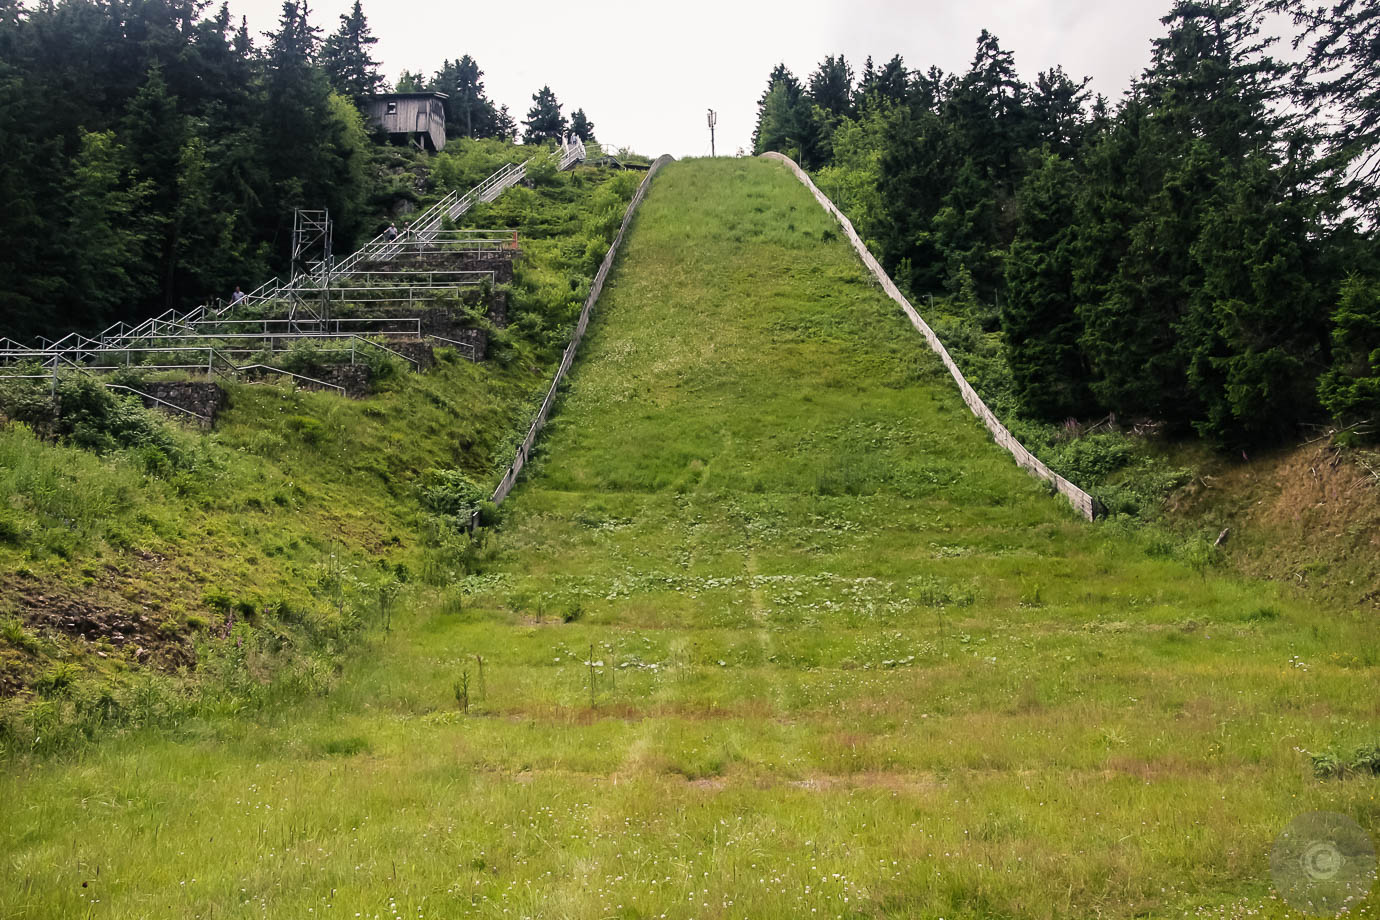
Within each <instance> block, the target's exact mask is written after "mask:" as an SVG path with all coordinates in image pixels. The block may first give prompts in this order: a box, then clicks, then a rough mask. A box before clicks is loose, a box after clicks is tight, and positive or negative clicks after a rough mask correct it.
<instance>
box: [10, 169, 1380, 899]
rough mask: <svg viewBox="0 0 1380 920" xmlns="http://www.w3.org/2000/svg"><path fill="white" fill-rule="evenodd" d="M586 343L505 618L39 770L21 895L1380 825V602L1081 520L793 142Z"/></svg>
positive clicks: (666, 194) (1071, 869) (490, 572)
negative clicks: (1337, 752) (811, 176)
mask: <svg viewBox="0 0 1380 920" xmlns="http://www.w3.org/2000/svg"><path fill="white" fill-rule="evenodd" d="M586 349H587V350H586V351H585V352H584V354H583V355H582V357H581V363H580V364H579V365H578V367H577V370H576V373H575V375H574V380H573V383H572V386H571V389H570V391H569V394H568V398H567V399H566V400H565V401H564V404H563V405H562V407H561V408H560V411H559V414H558V415H557V417H556V420H555V423H554V425H553V427H552V428H551V429H550V431H549V436H548V437H547V439H546V440H545V441H544V442H543V448H542V454H541V456H540V458H539V459H538V460H537V462H536V463H535V464H534V466H532V467H530V470H531V473H530V476H529V477H528V479H527V480H526V481H525V482H524V483H523V484H522V485H520V486H519V488H518V489H517V491H516V492H515V493H514V498H513V499H512V502H511V504H510V505H508V506H505V511H506V512H507V514H506V520H505V522H504V524H503V527H502V529H501V531H500V533H499V535H498V537H497V539H498V547H499V549H498V552H497V554H496V556H495V558H493V559H492V560H491V561H490V563H489V564H488V565H487V566H486V569H485V571H484V572H482V573H481V574H478V575H472V576H469V578H468V579H467V581H466V584H465V588H466V591H467V593H466V595H465V597H466V603H465V607H464V610H463V611H456V610H455V609H454V605H452V606H451V609H449V610H447V611H440V610H417V611H415V612H414V613H412V614H411V615H408V616H400V617H399V620H398V625H400V626H401V627H402V628H401V629H400V630H395V632H394V634H393V637H392V638H391V639H390V640H388V642H387V643H385V644H382V645H381V646H380V647H379V648H378V649H377V653H376V654H374V655H371V656H370V659H369V661H368V662H366V663H364V664H363V665H362V666H359V667H357V668H352V669H351V670H350V671H348V672H347V675H346V677H345V679H344V680H343V681H342V683H341V685H340V686H339V687H338V688H337V689H336V690H335V691H334V692H333V693H332V694H331V695H329V696H327V697H324V698H311V699H309V700H306V701H304V702H302V703H300V704H299V705H296V706H293V707H291V708H288V707H286V706H283V707H280V708H277V709H270V710H268V711H267V712H264V713H254V714H251V715H248V716H241V717H238V718H235V717H229V716H227V717H224V718H220V717H217V718H214V719H210V718H208V719H207V720H206V721H204V722H201V723H198V724H196V725H193V726H191V727H190V728H187V729H185V730H183V731H182V732H181V733H179V734H178V735H177V736H176V737H166V736H160V735H156V734H154V733H152V732H144V733H140V734H134V735H131V736H127V737H123V738H120V739H117V740H115V741H113V742H111V743H108V744H105V745H101V746H98V747H96V748H92V749H90V750H89V752H88V753H86V754H85V755H83V756H81V757H80V758H77V759H73V760H68V761H61V762H55V761H47V762H33V763H31V764H27V765H23V766H22V767H16V768H14V769H11V770H10V772H8V774H6V775H3V776H0V801H3V802H4V803H6V820H5V822H3V823H0V857H2V858H0V892H4V893H5V894H4V897H3V898H0V917H6V918H11V917H12V918H21V917H22V918H29V917H58V916H83V917H84V916H91V917H169V916H179V917H193V916H199V917H212V916H214V917H217V918H235V917H244V918H249V917H264V916H269V917H288V916H291V917H332V916H338V917H346V918H351V917H355V916H364V917H384V918H388V917H404V918H419V917H456V916H466V915H475V916H485V917H495V918H497V917H524V916H526V917H662V916H665V917H677V918H690V917H696V918H704V917H752V918H759V917H782V918H785V917H790V918H797V917H825V916H828V917H879V916H900V917H920V916H926V917H929V916H942V917H946V918H958V917H972V918H977V917H1050V918H1054V917H1070V916H1094V915H1097V916H1110V917H1131V916H1182V915H1184V914H1185V913H1190V914H1194V915H1195V916H1196V915H1206V916H1246V915H1250V916H1286V915H1288V914H1287V912H1286V911H1285V909H1284V907H1283V905H1282V904H1281V903H1280V902H1279V901H1277V900H1272V898H1271V896H1270V888H1269V872H1268V853H1269V849H1270V846H1271V843H1272V842H1273V840H1274V838H1275V836H1276V835H1277V834H1278V833H1279V832H1280V831H1281V830H1282V829H1283V828H1284V826H1285V825H1286V824H1287V823H1288V822H1289V821H1290V820H1291V819H1292V818H1293V817H1294V816H1295V815H1297V814H1299V813H1300V812H1303V811H1307V810H1312V809H1329V810H1336V811H1342V812H1345V813H1347V814H1350V815H1351V816H1353V817H1354V818H1356V819H1357V820H1358V821H1360V822H1361V823H1362V824H1363V825H1365V826H1367V827H1374V826H1375V825H1376V823H1377V821H1376V804H1375V801H1374V795H1375V791H1376V789H1375V782H1374V780H1373V779H1359V778H1357V779H1343V780H1329V781H1323V780H1318V779H1315V778H1313V776H1312V773H1311V769H1310V764H1309V761H1308V758H1307V756H1305V755H1304V754H1303V753H1301V752H1300V751H1301V750H1310V751H1312V750H1322V749H1326V748H1329V747H1332V746H1338V747H1340V748H1343V749H1349V748H1351V747H1354V746H1356V745H1357V744H1360V743H1362V742H1365V741H1372V740H1374V739H1375V737H1376V721H1377V702H1376V699H1377V698H1376V694H1375V687H1376V680H1375V678H1376V661H1377V653H1376V642H1375V639H1376V632H1375V630H1374V629H1373V628H1372V627H1370V626H1368V625H1365V624H1362V623H1361V622H1360V621H1359V619H1358V618H1355V617H1353V616H1351V615H1349V614H1347V613H1345V612H1338V611H1320V610H1317V609H1311V608H1305V607H1303V606H1300V605H1299V604H1298V602H1295V601H1291V600H1288V599H1285V598H1283V597H1281V596H1280V595H1279V594H1278V593H1277V590H1276V589H1275V588H1274V587H1272V586H1269V585H1263V584H1257V583H1247V582H1241V581H1236V580H1228V579H1225V578H1221V577H1218V576H1217V575H1215V574H1214V573H1212V572H1211V571H1210V570H1208V569H1206V568H1205V567H1204V566H1203V565H1202V564H1201V562H1202V558H1201V557H1200V556H1199V555H1197V554H1195V553H1193V552H1188V551H1183V550H1182V549H1181V548H1178V547H1174V546H1171V545H1168V544H1164V543H1158V542H1150V541H1149V540H1148V539H1147V538H1143V537H1141V536H1138V535H1136V534H1135V533H1132V532H1129V531H1124V530H1121V529H1117V528H1114V527H1111V526H1106V525H1099V526H1089V525H1087V524H1085V523H1082V522H1080V521H1078V520H1076V519H1075V518H1074V517H1073V515H1072V514H1071V513H1070V512H1069V511H1068V510H1067V509H1066V508H1065V507H1064V506H1063V505H1062V503H1060V502H1059V501H1057V500H1054V499H1051V498H1050V497H1048V496H1047V495H1046V494H1045V493H1044V491H1043V490H1042V489H1041V488H1040V487H1039V485H1038V484H1037V483H1036V482H1034V481H1033V480H1031V479H1029V478H1028V477H1026V476H1025V475H1024V474H1023V473H1021V472H1020V471H1018V470H1017V469H1015V467H1014V466H1013V465H1012V464H1011V462H1010V460H1009V459H1008V458H1007V457H1006V456H1005V455H1003V454H1002V453H1001V452H1000V451H998V450H997V449H996V448H995V447H993V446H992V445H991V444H990V443H989V442H988V440H987V438H986V436H985V433H984V432H983V431H982V429H981V428H980V426H979V425H978V423H977V422H976V421H975V420H974V419H973V418H972V417H971V416H970V415H969V414H968V413H967V411H966V410H965V409H964V407H963V405H962V403H961V402H960V401H959V398H958V396H957V394H956V393H955V391H954V389H953V387H952V385H951V383H950V381H949V380H948V379H947V377H946V376H945V375H944V374H943V372H942V369H941V368H940V365H939V363H938V361H937V360H936V359H935V358H933V356H931V355H930V354H929V352H928V351H927V350H926V348H925V346H924V343H923V341H922V340H921V339H920V337H919V336H918V335H917V334H915V333H914V332H913V331H912V330H911V329H910V328H909V327H908V326H907V324H906V323H905V321H904V320H903V318H902V317H901V316H900V314H899V312H898V311H897V310H896V309H895V308H894V307H893V305H891V304H890V302H888V301H887V300H886V299H885V297H884V296H883V295H881V294H880V293H879V292H878V291H876V290H875V289H874V288H873V287H871V286H870V285H869V284H868V283H867V281H866V279H865V277H864V274H863V271H862V268H861V266H860V265H859V264H858V262H857V260H856V259H855V258H854V257H853V256H852V254H851V253H850V252H849V250H848V249H847V247H846V246H845V244H844V243H843V242H842V241H840V240H839V239H837V238H836V234H835V229H834V227H833V226H832V225H831V223H830V222H829V220H828V219H827V217H826V216H825V215H824V214H823V213H822V212H821V211H820V210H819V208H818V207H817V206H816V205H815V204H814V203H813V202H812V200H811V199H810V198H809V196H808V194H807V193H806V191H805V190H804V189H803V188H802V187H801V186H799V185H798V184H797V183H796V181H795V180H794V179H793V178H791V177H790V176H789V174H788V173H787V172H786V171H785V170H784V169H782V168H781V167H779V166H776V165H774V164H769V163H765V162H760V161H733V160H719V161H713V162H709V161H692V162H687V163H680V164H676V165H674V166H671V167H669V168H667V169H666V170H665V171H664V172H663V173H662V174H661V175H660V176H659V177H658V178H657V179H656V181H655V183H654V185H653V187H652V191H651V193H650V195H649V197H648V199H647V200H646V202H645V203H644V205H643V210H642V212H641V214H640V216H639V218H638V221H637V223H636V224H635V227H634V230H633V232H632V234H631V236H630V238H629V240H628V242H627V248H626V250H625V254H624V256H623V258H622V260H621V262H620V268H619V269H618V270H617V271H616V272H615V275H614V278H613V280H612V283H611V285H610V287H609V288H608V290H607V291H606V294H605V298H604V300H603V302H602V303H601V304H600V307H599V312H598V315H597V319H596V321H595V323H594V325H593V326H592V328H591V335H590V337H589V338H588V339H587V340H586ZM1180 557H1182V559H1181V558H1180ZM1195 563H1197V564H1195ZM475 656H482V658H483V666H482V676H481V670H480V665H479V662H478V661H477V660H476V657H475ZM466 694H467V696H468V700H469V710H468V713H463V712H462V711H461V710H460V706H459V704H458V702H457V700H458V698H460V697H463V696H465V695H466ZM1200 908H1201V911H1200V912H1199V909H1200ZM1352 915H1353V916H1370V915H1372V914H1370V913H1367V908H1366V907H1362V908H1359V909H1357V910H1355V911H1353V914H1352Z"/></svg>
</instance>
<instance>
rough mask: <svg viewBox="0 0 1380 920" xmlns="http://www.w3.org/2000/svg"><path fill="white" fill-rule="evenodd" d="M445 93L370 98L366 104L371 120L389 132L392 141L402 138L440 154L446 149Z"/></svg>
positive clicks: (398, 94) (366, 112)
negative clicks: (440, 151)
mask: <svg viewBox="0 0 1380 920" xmlns="http://www.w3.org/2000/svg"><path fill="white" fill-rule="evenodd" d="M448 98H449V97H448V96H446V94H445V93H387V94H385V95H381V96H370V97H369V98H368V99H367V100H366V101H365V103H364V106H365V114H366V115H368V117H369V121H371V122H372V123H373V124H375V125H377V126H378V127H380V128H382V129H383V130H385V131H387V132H388V136H389V138H390V139H397V138H402V139H405V140H407V141H409V142H411V143H414V144H416V145H417V146H419V147H421V148H422V149H424V150H431V151H432V152H436V151H439V150H441V149H443V148H444V147H445V146H446V99H448Z"/></svg>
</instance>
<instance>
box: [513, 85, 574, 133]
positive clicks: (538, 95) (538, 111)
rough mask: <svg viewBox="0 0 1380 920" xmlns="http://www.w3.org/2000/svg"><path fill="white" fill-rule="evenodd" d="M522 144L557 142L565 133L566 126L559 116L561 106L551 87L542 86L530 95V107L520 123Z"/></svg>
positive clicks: (563, 117)
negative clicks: (522, 128) (522, 127)
mask: <svg viewBox="0 0 1380 920" xmlns="http://www.w3.org/2000/svg"><path fill="white" fill-rule="evenodd" d="M522 124H523V126H524V130H523V132H522V142H523V143H524V144H541V143H544V142H546V141H552V140H554V141H559V140H560V139H561V137H562V135H564V134H565V133H566V130H567V127H568V125H567V124H566V120H565V116H564V115H562V114H561V104H560V103H559V102H558V101H556V94H555V93H553V92H551V87H549V86H543V87H542V88H541V89H539V90H537V91H536V92H535V93H533V94H532V107H531V108H530V109H528V110H527V118H526V119H525V120H524V121H523V122H522Z"/></svg>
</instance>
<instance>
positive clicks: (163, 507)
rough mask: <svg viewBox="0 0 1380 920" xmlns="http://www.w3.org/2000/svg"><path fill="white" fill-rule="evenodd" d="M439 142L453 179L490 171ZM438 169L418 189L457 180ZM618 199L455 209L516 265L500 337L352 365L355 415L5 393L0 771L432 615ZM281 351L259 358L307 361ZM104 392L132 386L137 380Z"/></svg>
mask: <svg viewBox="0 0 1380 920" xmlns="http://www.w3.org/2000/svg"><path fill="white" fill-rule="evenodd" d="M455 148H456V149H455V151H454V153H453V154H452V155H451V157H452V159H453V160H456V161H460V162H468V163H469V164H470V167H471V168H472V169H475V170H489V171H492V169H493V168H496V165H497V164H498V163H499V162H501V161H502V158H503V157H504V156H512V155H513V151H512V150H510V149H509V148H506V147H503V146H502V145H495V144H492V143H488V144H474V145H470V144H466V143H463V142H462V143H458V144H456V145H455ZM471 148H473V149H471ZM519 152H520V151H519ZM532 155H533V154H532V151H530V150H528V151H526V152H525V154H524V156H526V157H530V156H532ZM446 162H450V161H442V162H440V163H439V164H438V165H437V166H436V170H435V171H436V173H438V176H437V182H438V184H439V185H440V186H441V187H440V188H438V189H437V191H436V194H438V195H439V194H441V193H442V192H443V191H444V188H445V185H446V183H447V182H450V181H464V177H463V176H457V175H455V174H454V173H455V171H454V169H450V171H449V172H448V171H447V169H445V168H442V167H443V166H444V165H445V163H446ZM452 166H453V163H452ZM486 174H487V173H486ZM635 188H636V177H635V176H630V175H627V174H623V173H618V172H614V171H610V170H596V169H579V170H576V171H574V172H570V173H557V172H556V171H555V170H554V168H538V169H534V170H533V176H532V182H531V185H530V187H522V188H515V189H511V190H509V191H508V192H506V193H505V195H504V196H502V197H500V199H499V201H498V202H495V203H494V204H491V205H488V206H487V207H486V208H483V209H479V211H478V212H476V213H475V214H473V215H467V217H470V218H471V219H473V218H478V219H480V220H485V221H498V223H487V224H484V225H485V226H498V227H502V228H504V229H512V230H515V231H516V232H517V234H518V239H519V242H520V244H521V245H522V247H523V252H522V256H521V258H520V259H519V261H518V263H517V269H516V276H515V279H514V281H513V283H512V284H511V285H510V286H509V288H510V290H509V292H508V296H509V314H510V317H511V318H512V320H513V323H512V325H511V326H509V327H508V328H506V329H492V330H491V349H490V360H489V361H487V362H486V363H484V364H480V365H475V364H471V363H470V362H468V361H465V360H463V359H461V358H460V357H459V356H458V355H457V354H456V353H455V352H453V351H451V350H448V349H444V348H441V349H438V362H437V364H436V366H435V367H434V368H432V369H430V370H428V371H427V372H426V373H424V374H414V373H410V372H408V371H407V369H406V368H405V367H404V366H403V364H402V362H401V361H395V362H389V361H384V362H377V361H376V362H374V364H375V365H376V366H375V367H374V370H375V378H374V387H373V390H374V391H373V392H372V393H371V395H369V397H368V398H366V399H363V400H350V399H345V398H343V397H340V396H338V395H334V394H327V393H320V392H316V393H313V392H303V391H294V390H293V389H292V388H291V386H290V385H289V384H287V383H283V384H280V385H265V384H250V383H246V382H241V383H231V382H227V381H226V380H224V379H223V378H217V379H218V381H219V382H220V383H222V384H223V385H224V386H226V388H227V390H228V393H227V397H228V407H227V409H226V410H225V411H224V412H222V413H221V415H220V417H219V419H218V421H217V424H216V427H215V429H214V430H213V431H211V432H209V433H207V432H201V431H195V430H190V429H185V428H184V427H182V426H180V425H178V424H176V423H174V422H171V421H165V420H161V419H160V417H159V416H157V415H155V414H154V413H150V412H146V411H144V410H142V409H139V408H137V407H133V406H131V405H129V404H128V401H121V400H120V399H119V398H117V397H115V396H112V395H111V394H109V393H107V392H106V391H105V390H104V389H103V388H102V387H101V386H100V385H99V383H98V382H96V381H95V380H93V379H91V378H88V377H82V376H66V377H64V379H63V380H62V382H61V386H60V387H59V404H60V405H61V407H62V409H61V418H60V419H58V420H57V421H56V422H54V421H53V419H52V417H51V416H52V409H51V403H50V401H49V396H48V390H47V387H46V386H29V385H27V384H24V383H19V382H7V383H6V384H5V386H4V389H3V390H0V498H3V499H4V500H3V501H0V753H3V754H11V755H12V754H17V753H24V752H30V751H33V750H35V749H37V750H40V751H44V750H52V749H55V748H64V747H70V746H71V745H73V744H78V743H81V742H82V741H83V740H84V739H85V738H87V737H90V736H93V735H96V734H101V733H105V732H108V731H110V730H112V729H117V728H121V727H126V726H133V725H141V724H159V725H164V726H176V725H179V724H181V723H182V722H184V721H185V720H187V719H189V718H194V717H196V716H197V715H198V714H200V713H203V712H206V711H213V712H214V711H220V710H230V711H239V710H242V709H244V708H245V707H246V706H257V705H261V704H263V703H265V702H267V701H268V700H269V699H271V698H273V697H274V696H275V695H277V694H278V693H279V691H280V690H285V691H287V693H288V694H289V695H291V694H293V693H300V692H302V691H304V690H306V691H311V690H325V689H327V688H329V686H330V685H331V684H333V683H334V681H335V680H336V679H337V677H338V673H339V671H340V670H341V668H342V667H343V666H344V665H345V658H344V657H343V653H344V651H345V649H346V648H347V647H348V646H350V645H351V644H354V643H356V642H358V641H360V640H361V639H365V638H366V637H368V636H369V635H371V634H372V635H375V636H377V634H378V633H379V632H381V631H383V630H384V629H385V627H386V626H387V625H388V623H389V622H390V621H391V617H392V616H393V615H394V613H395V612H397V611H400V610H405V609H409V608H413V607H426V608H428V609H430V608H431V607H434V606H435V605H436V604H438V603H442V602H443V601H442V600H441V599H440V597H439V595H440V594H441V592H442V589H443V587H444V586H445V585H447V584H448V583H449V582H450V581H451V580H452V579H453V578H455V577H457V576H458V575H463V574H464V573H465V572H467V571H468V570H469V569H470V567H471V566H472V565H473V562H474V558H475V556H476V554H478V553H479V552H480V550H479V547H478V546H477V545H476V542H475V541H472V540H471V539H470V538H469V536H468V535H467V534H466V533H464V532H463V527H462V518H463V517H464V515H463V514H462V513H461V512H462V511H464V510H466V509H462V507H461V506H462V505H464V504H466V503H467V502H470V501H472V500H474V499H476V498H478V497H481V496H484V495H487V494H488V491H489V490H490V489H491V488H492V486H493V484H494V482H495V481H496V479H497V476H498V471H499V470H501V469H502V468H503V467H504V466H506V465H507V463H508V461H509V460H510V459H511V451H512V449H513V445H514V444H516V443H517V441H518V440H519V439H520V438H521V436H522V433H523V432H524V431H525V429H526V426H527V423H528V421H529V420H530V417H531V415H532V413H533V411H534V407H535V405H536V403H537V402H538V401H539V400H540V398H541V395H542V392H543V391H544V388H545V386H546V384H547V382H548V381H549V379H550V374H551V373H552V370H553V367H554V360H555V359H556V358H558V356H559V353H560V346H561V345H562V344H563V337H566V336H568V335H569V333H570V330H571V327H572V324H573V320H574V317H575V315H576V314H577V312H578V309H579V305H580V303H581V302H582V300H583V298H584V296H585V294H586V292H587V291H588V285H589V281H590V278H591V276H592V275H593V268H591V267H590V266H589V265H588V259H587V258H586V256H585V254H586V252H588V251H589V250H591V249H598V250H599V251H600V252H601V253H602V251H603V248H606V247H607V246H608V243H609V241H610V240H611V238H612V236H613V234H614V232H616V229H617V222H618V218H621V216H622V213H623V208H624V207H625V206H626V204H627V201H628V199H630V198H631V195H632V191H633V190H634V189H635ZM500 208H501V210H498V209H500ZM610 213H612V214H613V215H614V217H613V219H612V221H611V220H610V216H609V215H610ZM601 247H603V248H601ZM596 265H597V262H596ZM301 351H302V355H300V356H299V355H296V354H295V353H288V354H279V355H275V356H274V357H273V359H272V360H273V362H274V363H275V364H276V365H278V366H283V365H291V364H292V363H293V361H294V360H295V359H297V358H299V357H304V356H305V357H307V358H310V357H312V356H313V355H314V352H313V350H312V349H310V348H304V349H301ZM371 357H372V356H371ZM336 359H337V360H340V359H341V356H340V354H337V355H336ZM346 360H348V358H346ZM307 370H308V371H309V368H307ZM159 376H163V377H166V376H168V375H167V374H162V375H159ZM120 379H122V380H125V381H126V382H128V383H132V384H134V385H136V386H137V385H138V383H139V381H140V380H141V379H142V377H141V374H140V371H139V368H138V365H137V364H136V365H134V366H133V367H132V368H130V369H129V370H128V371H122V372H121V374H120ZM7 416H8V418H6V417H7ZM17 419H29V420H30V421H31V422H33V424H34V425H35V426H37V427H38V428H39V429H41V431H40V432H39V433H38V434H42V435H44V436H37V434H36V432H35V431H34V430H33V428H32V427H30V426H25V425H21V424H16V423H15V420H17ZM35 419H37V420H38V421H35ZM40 423H41V424H40Z"/></svg>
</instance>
